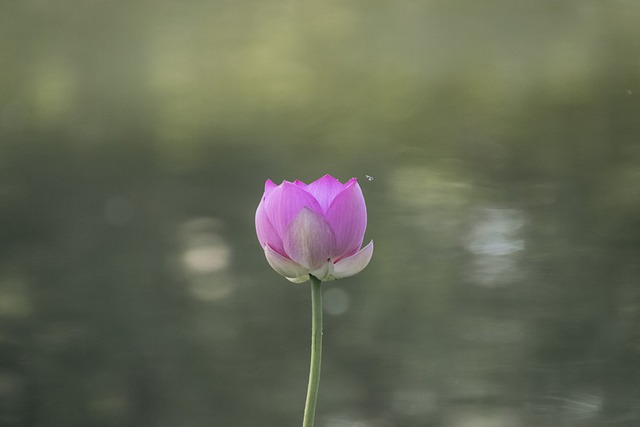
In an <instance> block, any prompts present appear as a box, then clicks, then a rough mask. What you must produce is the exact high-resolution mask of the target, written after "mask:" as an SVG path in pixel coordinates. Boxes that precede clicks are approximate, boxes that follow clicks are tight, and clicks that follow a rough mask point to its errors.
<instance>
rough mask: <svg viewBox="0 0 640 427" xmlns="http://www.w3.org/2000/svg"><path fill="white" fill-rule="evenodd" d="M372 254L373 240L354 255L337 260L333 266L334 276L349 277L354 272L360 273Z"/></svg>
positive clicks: (338, 277) (336, 277)
mask: <svg viewBox="0 0 640 427" xmlns="http://www.w3.org/2000/svg"><path fill="white" fill-rule="evenodd" d="M372 256H373V240H372V241H371V242H369V244H368V245H367V246H365V247H364V248H362V249H360V250H359V251H358V252H357V253H355V254H354V255H351V256H350V257H347V258H344V259H342V260H340V261H338V262H337V263H336V264H335V265H334V266H333V270H334V271H333V276H334V278H335V279H342V278H344V277H349V276H353V275H354V274H358V273H360V272H361V271H362V270H364V268H365V267H366V266H367V265H369V261H371V257H372Z"/></svg>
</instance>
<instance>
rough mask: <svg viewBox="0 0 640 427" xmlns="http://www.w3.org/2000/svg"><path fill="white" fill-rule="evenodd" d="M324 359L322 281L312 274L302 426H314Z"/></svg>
mask: <svg viewBox="0 0 640 427" xmlns="http://www.w3.org/2000/svg"><path fill="white" fill-rule="evenodd" d="M321 359H322V282H320V280H319V279H317V278H316V277H314V276H311V367H310V368H309V387H308V388H307V401H306V403H305V405H304V419H303V421H302V427H313V420H314V418H315V415H316V400H317V399H318V386H319V385H320V362H321Z"/></svg>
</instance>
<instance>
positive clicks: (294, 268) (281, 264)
mask: <svg viewBox="0 0 640 427" xmlns="http://www.w3.org/2000/svg"><path fill="white" fill-rule="evenodd" d="M264 254H265V256H266V258H267V262H268V263H269V265H270V266H271V268H273V269H274V270H275V271H276V272H277V273H278V274H280V275H282V276H284V277H286V278H287V279H289V280H291V281H292V282H293V281H296V280H299V279H303V278H304V277H306V278H305V279H304V280H300V282H304V281H305V280H307V279H309V274H308V273H309V270H307V269H306V268H304V267H303V266H301V265H300V264H298V263H296V262H294V261H292V260H290V259H289V258H286V257H284V256H282V255H280V254H279V253H278V252H276V251H274V250H273V249H271V248H270V247H269V246H266V247H265V248H264ZM300 282H297V283H300Z"/></svg>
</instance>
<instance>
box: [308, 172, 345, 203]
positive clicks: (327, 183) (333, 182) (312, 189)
mask: <svg viewBox="0 0 640 427" xmlns="http://www.w3.org/2000/svg"><path fill="white" fill-rule="evenodd" d="M342 189H343V186H342V184H341V183H340V181H338V180H337V179H335V178H334V177H332V176H331V175H325V176H323V177H322V178H320V179H318V180H316V181H314V182H312V183H311V184H309V185H308V186H307V192H309V193H311V194H312V195H313V197H315V198H316V200H317V201H318V203H320V207H322V212H327V209H329V206H331V202H333V199H335V197H336V196H337V195H338V194H339V193H340V192H341V191H342Z"/></svg>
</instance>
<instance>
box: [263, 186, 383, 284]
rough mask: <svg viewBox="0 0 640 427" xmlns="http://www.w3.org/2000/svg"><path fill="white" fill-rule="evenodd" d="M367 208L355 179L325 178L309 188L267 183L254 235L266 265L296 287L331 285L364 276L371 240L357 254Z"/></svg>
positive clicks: (360, 243) (371, 250) (363, 230)
mask: <svg viewBox="0 0 640 427" xmlns="http://www.w3.org/2000/svg"><path fill="white" fill-rule="evenodd" d="M366 228H367V207H366V205H365V203H364V197H363V196H362V190H361V189H360V186H359V185H358V182H357V180H356V179H355V178H352V179H351V180H349V182H347V183H345V184H341V183H340V181H338V180H337V179H335V178H334V177H332V176H331V175H325V176H323V177H322V178H320V179H318V180H317V181H314V182H312V183H311V184H309V185H307V184H305V183H304V182H301V181H295V182H289V181H283V182H282V184H280V185H276V184H274V183H273V182H272V181H271V180H267V182H266V183H265V186H264V195H263V196H262V200H261V201H260V204H259V205H258V209H257V210H256V232H257V234H258V240H259V241H260V245H261V246H262V248H263V249H264V253H265V255H266V257H267V261H268V262H269V264H270V265H271V267H273V269H274V270H275V271H276V272H278V273H279V274H281V275H283V276H284V277H286V278H287V279H289V280H290V281H292V282H295V283H301V282H304V281H306V280H308V279H309V274H312V275H313V276H315V277H317V278H318V279H320V280H323V281H324V280H334V279H341V278H343V277H349V276H353V275H354V274H356V273H359V272H360V271H362V270H363V269H364V268H365V267H366V266H367V264H369V261H370V260H371V256H372V255H373V241H371V242H370V243H369V244H368V245H367V246H365V247H364V248H362V249H360V247H361V246H362V239H363V238H364V232H365V229H366Z"/></svg>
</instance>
